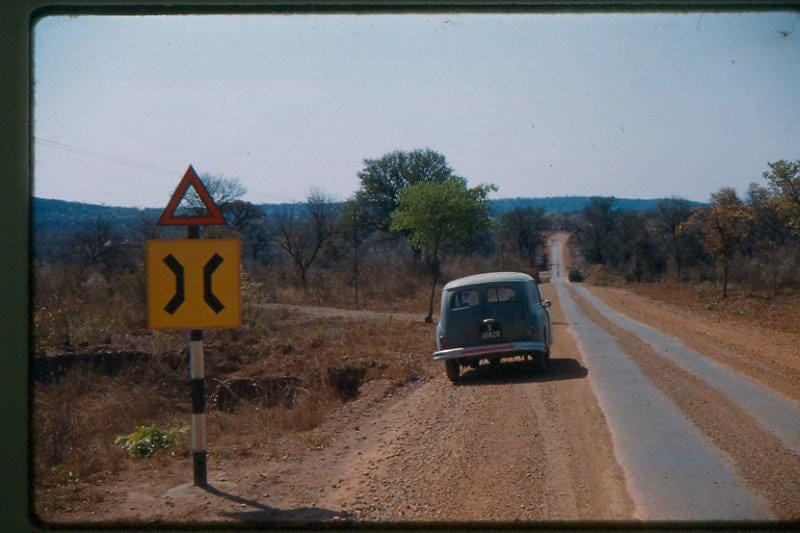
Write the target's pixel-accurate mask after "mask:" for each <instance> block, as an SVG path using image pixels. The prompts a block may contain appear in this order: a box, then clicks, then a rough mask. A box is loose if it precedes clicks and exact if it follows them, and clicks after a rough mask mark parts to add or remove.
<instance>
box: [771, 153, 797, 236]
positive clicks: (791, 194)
mask: <svg viewBox="0 0 800 533" xmlns="http://www.w3.org/2000/svg"><path fill="white" fill-rule="evenodd" d="M767 165H768V166H769V170H768V171H766V172H764V174H763V176H764V179H766V180H767V182H768V183H769V187H770V189H771V190H772V192H773V194H774V195H775V197H776V198H777V200H778V203H779V205H780V207H781V208H782V210H783V211H784V212H785V213H786V215H787V216H788V218H789V219H790V220H789V223H790V226H791V228H792V230H793V231H794V234H795V235H796V236H797V235H800V159H798V160H795V161H786V160H784V159H780V160H778V161H775V162H773V163H767Z"/></svg>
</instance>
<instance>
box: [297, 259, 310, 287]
mask: <svg viewBox="0 0 800 533" xmlns="http://www.w3.org/2000/svg"><path fill="white" fill-rule="evenodd" d="M297 269H298V270H299V271H300V285H301V286H302V287H303V292H306V288H307V286H308V279H307V278H306V269H305V268H303V266H302V265H298V266H297Z"/></svg>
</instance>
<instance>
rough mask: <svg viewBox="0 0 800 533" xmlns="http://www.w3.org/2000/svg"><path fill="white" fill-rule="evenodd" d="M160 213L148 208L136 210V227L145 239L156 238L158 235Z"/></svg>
mask: <svg viewBox="0 0 800 533" xmlns="http://www.w3.org/2000/svg"><path fill="white" fill-rule="evenodd" d="M157 224H158V214H157V213H155V212H153V211H149V212H148V211H147V210H146V209H139V210H138V211H136V221H135V222H134V229H135V230H136V232H137V233H139V234H140V235H141V236H142V238H143V239H155V238H157V237H158V225H157Z"/></svg>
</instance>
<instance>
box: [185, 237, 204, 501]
mask: <svg viewBox="0 0 800 533" xmlns="http://www.w3.org/2000/svg"><path fill="white" fill-rule="evenodd" d="M189 238H190V239H199V238H200V227H199V226H189ZM204 357H205V355H204V353H203V330H202V329H193V330H190V332H189V373H190V377H191V383H192V463H193V469H192V470H193V472H194V484H195V485H196V486H198V487H205V486H206V485H208V451H207V450H206V369H205V361H204Z"/></svg>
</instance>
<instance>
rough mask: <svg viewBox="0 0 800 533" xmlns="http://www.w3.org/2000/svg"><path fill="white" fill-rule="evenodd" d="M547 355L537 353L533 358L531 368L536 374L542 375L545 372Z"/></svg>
mask: <svg viewBox="0 0 800 533" xmlns="http://www.w3.org/2000/svg"><path fill="white" fill-rule="evenodd" d="M548 359H549V357H548V355H547V354H545V353H537V354H535V355H534V356H533V368H534V370H535V371H536V373H537V374H544V373H545V372H546V371H547V360H548Z"/></svg>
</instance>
